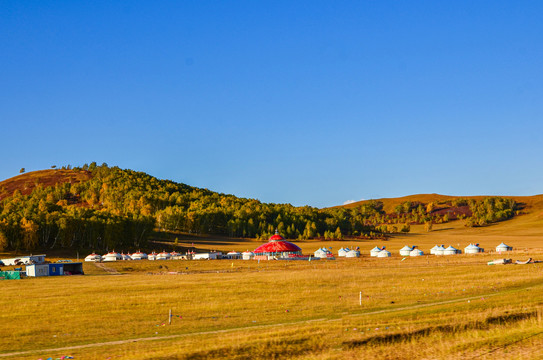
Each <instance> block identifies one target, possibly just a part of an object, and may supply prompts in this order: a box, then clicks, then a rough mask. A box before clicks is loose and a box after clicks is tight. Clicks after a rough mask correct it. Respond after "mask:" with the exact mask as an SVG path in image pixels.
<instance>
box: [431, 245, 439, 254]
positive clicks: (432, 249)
mask: <svg viewBox="0 0 543 360" xmlns="http://www.w3.org/2000/svg"><path fill="white" fill-rule="evenodd" d="M438 248H439V246H437V245H435V246H434V247H433V248H431V249H430V254H432V255H435V254H436V250H437V249H438Z"/></svg>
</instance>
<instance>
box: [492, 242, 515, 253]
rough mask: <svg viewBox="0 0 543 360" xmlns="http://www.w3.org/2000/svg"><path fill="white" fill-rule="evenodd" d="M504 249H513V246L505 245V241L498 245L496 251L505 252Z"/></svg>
mask: <svg viewBox="0 0 543 360" xmlns="http://www.w3.org/2000/svg"><path fill="white" fill-rule="evenodd" d="M504 251H513V247H512V246H509V245H505V244H504V243H501V244H500V245H498V246H496V252H504Z"/></svg>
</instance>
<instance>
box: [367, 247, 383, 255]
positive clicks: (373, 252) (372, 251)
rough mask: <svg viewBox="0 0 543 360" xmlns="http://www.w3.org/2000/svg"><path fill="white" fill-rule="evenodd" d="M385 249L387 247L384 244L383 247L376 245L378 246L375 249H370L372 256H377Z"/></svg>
mask: <svg viewBox="0 0 543 360" xmlns="http://www.w3.org/2000/svg"><path fill="white" fill-rule="evenodd" d="M384 249H385V247H384V246H383V248H382V249H381V248H380V247H378V246H376V247H374V248H373V249H371V250H370V256H373V257H375V256H377V255H379V253H380V252H381V251H382V250H384Z"/></svg>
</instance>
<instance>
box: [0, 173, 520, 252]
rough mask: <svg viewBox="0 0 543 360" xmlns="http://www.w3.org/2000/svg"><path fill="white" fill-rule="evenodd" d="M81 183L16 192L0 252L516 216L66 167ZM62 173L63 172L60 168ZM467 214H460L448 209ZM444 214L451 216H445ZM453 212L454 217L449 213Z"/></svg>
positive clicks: (1, 227)
mask: <svg viewBox="0 0 543 360" xmlns="http://www.w3.org/2000/svg"><path fill="white" fill-rule="evenodd" d="M68 168H69V169H70V170H71V171H73V172H85V173H88V174H89V175H90V177H89V180H87V181H78V182H71V183H70V182H65V183H58V184H56V185H54V186H45V187H44V186H42V185H40V184H37V185H36V186H35V187H34V188H33V190H32V192H31V193H30V194H27V195H23V194H21V192H20V191H19V190H15V191H14V192H13V194H12V196H10V197H7V198H5V199H4V200H2V201H1V202H0V250H23V249H24V250H28V251H32V250H37V249H53V248H73V249H95V250H103V249H118V250H121V249H124V250H125V251H128V250H135V249H138V248H142V249H145V248H146V246H147V245H148V240H149V237H150V236H151V235H152V234H153V232H155V231H159V232H161V231H166V232H183V233H189V234H215V235H224V236H230V237H248V238H259V239H266V238H268V237H269V236H270V235H271V234H273V233H274V231H275V229H277V230H278V231H279V233H281V234H282V235H283V236H284V237H286V238H288V239H311V238H324V239H342V238H344V237H358V238H362V237H365V238H380V237H384V236H386V234H390V233H396V232H409V231H410V225H412V224H421V223H425V224H429V228H430V229H429V230H431V224H433V223H436V222H447V221H450V220H454V219H456V218H462V217H463V218H467V221H466V224H467V225H468V226H484V225H486V224H489V223H492V222H496V221H501V220H505V219H507V218H510V217H512V216H513V215H514V210H515V202H514V201H513V200H510V199H504V198H496V197H494V198H487V199H484V200H482V201H475V200H473V199H470V200H460V201H457V203H455V204H434V203H430V204H422V203H404V204H401V205H400V206H398V207H397V208H396V211H395V212H394V213H392V214H387V213H385V212H384V211H383V204H382V202H380V201H367V202H364V203H363V204H362V205H360V206H357V207H355V208H350V209H347V208H344V207H334V208H325V209H317V208H314V207H310V206H303V207H295V206H292V205H290V204H273V203H262V202H260V201H258V200H255V199H245V198H239V197H236V196H234V195H227V194H221V193H217V192H213V191H210V190H207V189H201V188H197V187H192V186H189V185H185V184H181V183H176V182H173V181H169V180H160V179H157V178H155V177H153V176H150V175H148V174H146V173H143V172H137V171H133V170H125V169H120V168H118V167H109V166H108V165H107V164H102V165H100V166H98V165H97V164H96V163H91V164H90V165H87V164H85V165H84V166H82V167H74V168H71V167H68ZM63 169H66V167H64V168H63ZM466 207H468V208H469V211H463V212H462V215H460V216H459V215H458V214H456V212H455V210H454V209H462V208H466ZM443 208H448V209H449V211H448V212H446V213H445V214H444V215H443V212H442V211H441V212H440V210H442V209H443ZM451 209H453V210H451Z"/></svg>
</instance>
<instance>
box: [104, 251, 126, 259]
mask: <svg viewBox="0 0 543 360" xmlns="http://www.w3.org/2000/svg"><path fill="white" fill-rule="evenodd" d="M122 259H123V257H122V255H121V254H119V253H118V252H115V251H111V252H108V253H107V254H105V255H104V256H102V261H118V260H122Z"/></svg>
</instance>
